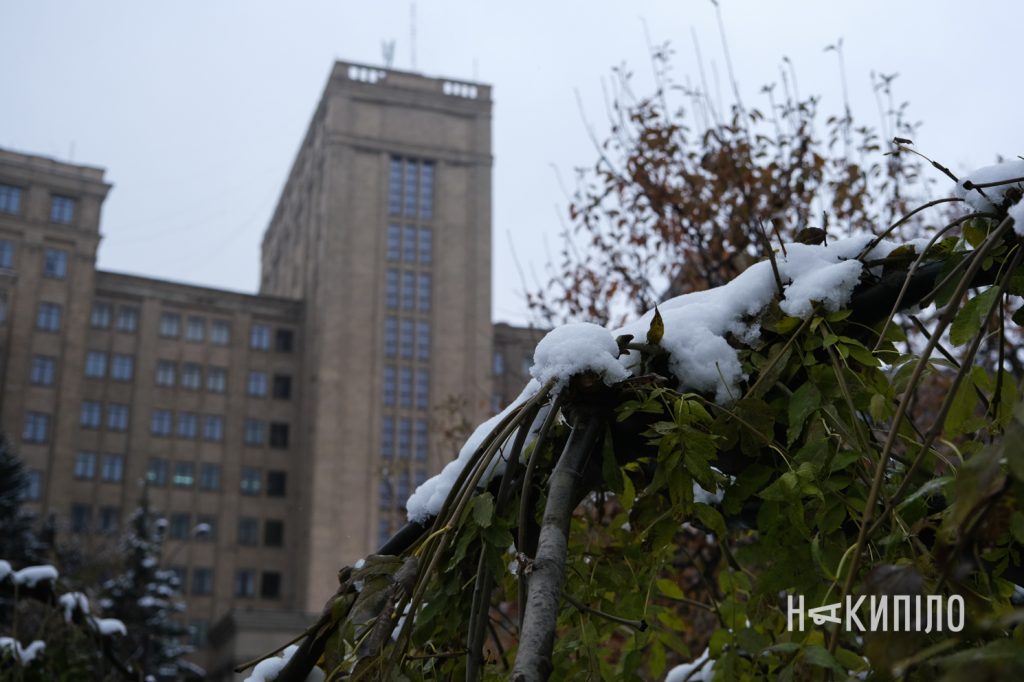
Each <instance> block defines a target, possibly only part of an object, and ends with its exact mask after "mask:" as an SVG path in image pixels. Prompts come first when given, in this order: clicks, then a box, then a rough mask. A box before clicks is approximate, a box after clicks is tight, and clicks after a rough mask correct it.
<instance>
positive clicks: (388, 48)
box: [380, 40, 395, 69]
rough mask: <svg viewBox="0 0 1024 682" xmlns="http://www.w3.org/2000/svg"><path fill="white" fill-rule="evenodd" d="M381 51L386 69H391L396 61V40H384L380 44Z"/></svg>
mask: <svg viewBox="0 0 1024 682" xmlns="http://www.w3.org/2000/svg"><path fill="white" fill-rule="evenodd" d="M380 51H381V52H382V53H383V57H384V68H385V69H390V68H391V65H392V64H393V63H394V61H395V41H394V40H382V41H381V43H380Z"/></svg>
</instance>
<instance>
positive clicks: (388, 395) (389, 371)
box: [384, 365, 395, 407]
mask: <svg viewBox="0 0 1024 682" xmlns="http://www.w3.org/2000/svg"><path fill="white" fill-rule="evenodd" d="M394 404H395V368H394V367H392V366H391V365H384V405H386V406H387V407H393V406H394Z"/></svg>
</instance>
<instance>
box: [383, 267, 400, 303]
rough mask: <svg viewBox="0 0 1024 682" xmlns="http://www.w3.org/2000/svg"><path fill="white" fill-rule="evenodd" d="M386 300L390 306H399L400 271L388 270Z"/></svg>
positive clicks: (385, 290) (385, 288)
mask: <svg viewBox="0 0 1024 682" xmlns="http://www.w3.org/2000/svg"><path fill="white" fill-rule="evenodd" d="M384 302H385V303H386V304H387V307H388V308H397V307H398V271H397V270H388V271H387V274H386V276H385V280H384Z"/></svg>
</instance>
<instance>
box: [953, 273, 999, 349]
mask: <svg viewBox="0 0 1024 682" xmlns="http://www.w3.org/2000/svg"><path fill="white" fill-rule="evenodd" d="M998 296H999V289H998V288H997V287H989V288H988V289H987V290H986V291H983V292H982V293H980V294H978V295H977V296H975V297H974V298H972V299H971V300H969V301H967V303H965V304H964V307H963V308H961V309H960V312H958V313H957V314H956V318H954V319H953V324H952V325H951V326H950V328H949V341H950V343H952V344H953V345H954V346H962V345H964V344H965V343H967V342H968V341H970V340H971V339H972V338H974V335H975V334H977V333H978V332H980V331H981V325H982V323H983V322H984V321H985V318H986V317H988V311H989V310H990V309H991V308H992V306H993V304H995V302H996V299H997V298H998Z"/></svg>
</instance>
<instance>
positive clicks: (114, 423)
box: [107, 403, 128, 431]
mask: <svg viewBox="0 0 1024 682" xmlns="http://www.w3.org/2000/svg"><path fill="white" fill-rule="evenodd" d="M107 428H108V429H110V430H111V431H127V430H128V406H127V405H121V404H118V403H110V404H109V405H107Z"/></svg>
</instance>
